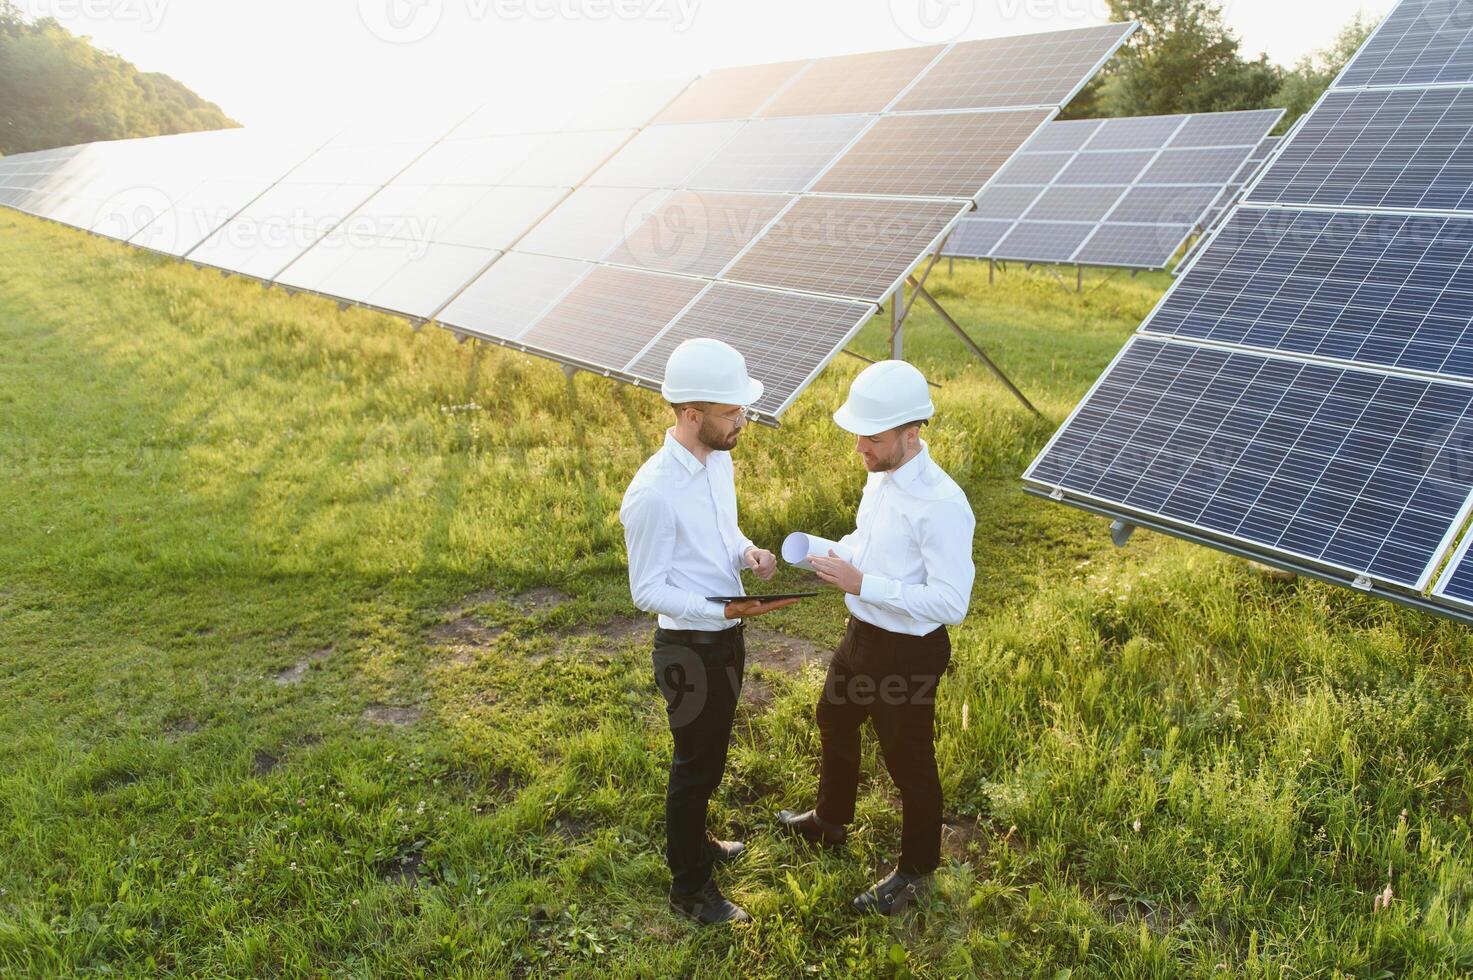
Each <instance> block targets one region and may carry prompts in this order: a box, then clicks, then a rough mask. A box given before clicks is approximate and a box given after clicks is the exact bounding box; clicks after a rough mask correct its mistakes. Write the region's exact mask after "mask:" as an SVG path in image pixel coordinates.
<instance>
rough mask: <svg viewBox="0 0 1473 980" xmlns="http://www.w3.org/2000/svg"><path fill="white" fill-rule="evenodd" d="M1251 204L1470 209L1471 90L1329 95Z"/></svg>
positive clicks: (1472, 201)
mask: <svg viewBox="0 0 1473 980" xmlns="http://www.w3.org/2000/svg"><path fill="white" fill-rule="evenodd" d="M1246 200H1247V202H1248V203H1249V204H1319V205H1328V206H1331V207H1356V208H1367V207H1370V208H1376V207H1389V208H1428V209H1436V210H1464V209H1466V208H1468V207H1469V206H1470V205H1473V91H1470V90H1468V89H1422V90H1405V91H1389V92H1386V91H1381V92H1336V91H1332V92H1330V93H1329V94H1328V95H1327V96H1326V97H1325V99H1324V100H1323V101H1322V102H1321V103H1320V105H1319V106H1318V107H1317V108H1316V109H1315V110H1314V112H1313V113H1311V114H1310V116H1309V117H1308V118H1307V119H1306V120H1305V121H1304V123H1303V124H1302V125H1301V126H1300V128H1299V130H1298V132H1297V133H1296V134H1295V136H1294V139H1293V140H1292V141H1290V143H1289V145H1288V146H1287V147H1285V148H1284V150H1283V151H1282V152H1281V153H1280V154H1279V155H1278V157H1277V159H1275V161H1274V163H1273V165H1272V166H1271V167H1269V169H1268V171H1267V173H1265V174H1264V175H1263V178H1262V179H1261V180H1260V181H1259V182H1258V184H1257V185H1256V186H1255V187H1254V188H1253V190H1251V191H1249V193H1248V197H1247V199H1246Z"/></svg>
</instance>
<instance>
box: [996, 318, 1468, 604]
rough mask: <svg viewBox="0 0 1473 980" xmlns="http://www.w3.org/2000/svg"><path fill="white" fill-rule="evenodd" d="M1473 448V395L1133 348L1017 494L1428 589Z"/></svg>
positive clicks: (1156, 347)
mask: <svg viewBox="0 0 1473 980" xmlns="http://www.w3.org/2000/svg"><path fill="white" fill-rule="evenodd" d="M1470 437H1473V388H1468V387H1466V386H1463V385H1456V384H1450V383H1446V382H1438V381H1434V380H1428V379H1413V378H1408V377H1400V376H1396V375H1392V374H1386V373H1381V372H1375V371H1370V370H1363V369H1356V368H1348V367H1332V366H1328V365H1316V364H1308V363H1304V362H1300V361H1294V360H1290V359H1287V358H1274V357H1267V356H1261V355H1256V354H1249V353H1246V352H1238V351H1227V350H1217V349H1208V348H1200V347H1195V346H1190V345H1185V344H1174V343H1169V342H1163V341H1160V340H1155V339H1149V338H1145V337H1140V338H1136V339H1134V340H1132V341H1131V342H1130V344H1129V345H1128V346H1127V347H1126V349H1125V351H1124V353H1123V354H1122V356H1121V357H1120V358H1119V359H1118V360H1117V361H1116V363H1115V364H1114V365H1112V366H1111V367H1110V369H1109V370H1108V371H1107V372H1106V373H1105V376H1104V377H1103V378H1101V379H1100V381H1099V382H1098V384H1097V386H1096V388H1095V389H1094V390H1093V391H1092V392H1091V394H1090V396H1089V398H1088V399H1087V400H1086V401H1085V403H1084V404H1083V405H1082V406H1081V407H1080V408H1079V409H1078V411H1077V412H1076V414H1075V415H1074V416H1072V417H1071V419H1070V421H1069V423H1068V424H1067V425H1066V426H1065V427H1064V428H1063V429H1061V430H1060V431H1059V433H1058V434H1057V435H1056V436H1055V438H1054V440H1053V441H1052V442H1051V443H1050V444H1049V446H1048V447H1047V448H1046V449H1045V450H1044V451H1043V454H1042V455H1040V456H1039V458H1038V459H1037V460H1036V461H1035V462H1034V463H1033V465H1032V466H1031V467H1030V468H1029V470H1028V472H1027V473H1026V474H1025V477H1024V478H1025V479H1027V480H1031V481H1034V482H1038V483H1043V484H1046V485H1048V486H1052V487H1061V488H1064V489H1066V490H1069V491H1072V492H1075V493H1077V494H1079V495H1081V496H1082V497H1084V498H1086V499H1090V500H1097V501H1101V502H1104V503H1107V504H1113V505H1120V506H1124V507H1126V508H1129V509H1130V510H1131V511H1134V512H1137V513H1140V514H1145V515H1150V516H1156V517H1161V518H1164V519H1166V520H1169V521H1173V522H1177V523H1180V524H1183V525H1187V526H1190V527H1194V528H1200V529H1203V530H1206V531H1209V532H1212V533H1214V534H1216V535H1219V536H1221V537H1223V538H1226V539H1229V540H1233V541H1241V542H1245V543H1248V544H1250V545H1254V546H1257V547H1261V548H1265V549H1268V550H1270V551H1273V552H1281V553H1284V554H1288V555H1292V556H1295V557H1298V558H1301V559H1304V560H1307V561H1309V562H1312V563H1315V564H1318V565H1324V566H1330V567H1333V568H1336V569H1341V570H1344V571H1347V572H1350V573H1353V574H1361V573H1368V574H1370V575H1373V576H1375V577H1377V578H1379V579H1381V580H1383V581H1387V582H1393V583H1396V584H1399V585H1402V586H1405V587H1407V588H1412V589H1420V588H1422V587H1424V586H1425V585H1426V583H1427V580H1428V578H1429V577H1430V575H1431V572H1432V565H1433V563H1434V562H1435V561H1436V560H1437V557H1438V555H1439V554H1440V552H1441V550H1442V548H1443V547H1445V544H1446V538H1447V536H1448V534H1449V532H1450V529H1451V528H1452V526H1453V524H1454V522H1456V521H1457V520H1458V518H1459V515H1460V514H1461V512H1462V509H1463V506H1464V503H1465V502H1466V500H1467V499H1468V495H1469V493H1470V492H1473V471H1470V469H1469V468H1468V467H1467V466H1466V465H1460V461H1459V460H1458V458H1457V450H1456V448H1455V447H1457V446H1458V445H1459V444H1460V443H1461V444H1463V445H1466V444H1467V442H1466V440H1468V439H1469V438H1470Z"/></svg>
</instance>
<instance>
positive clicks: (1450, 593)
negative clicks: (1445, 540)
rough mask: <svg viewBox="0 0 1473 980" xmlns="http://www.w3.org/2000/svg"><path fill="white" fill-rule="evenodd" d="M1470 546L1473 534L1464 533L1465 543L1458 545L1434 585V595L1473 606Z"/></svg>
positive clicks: (1472, 574) (1461, 604)
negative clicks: (1469, 557) (1469, 558)
mask: <svg viewBox="0 0 1473 980" xmlns="http://www.w3.org/2000/svg"><path fill="white" fill-rule="evenodd" d="M1470 546H1473V534H1467V535H1464V536H1463V543H1462V544H1460V545H1458V548H1457V550H1456V551H1455V552H1454V553H1453V557H1452V560H1451V561H1450V562H1448V566H1447V568H1446V569H1444V570H1443V573H1442V575H1441V576H1440V577H1439V578H1438V580H1437V585H1436V586H1434V587H1433V589H1432V594H1433V596H1435V597H1436V598H1439V599H1442V600H1444V601H1446V602H1449V603H1453V604H1456V605H1460V606H1473V561H1469V560H1468V551H1469V547H1470Z"/></svg>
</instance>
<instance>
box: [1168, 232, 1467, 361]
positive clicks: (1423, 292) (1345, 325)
mask: <svg viewBox="0 0 1473 980" xmlns="http://www.w3.org/2000/svg"><path fill="white" fill-rule="evenodd" d="M1470 258H1473V217H1434V216H1430V215H1429V216H1420V217H1417V216H1409V215H1397V214H1382V215H1374V214H1336V213H1334V212H1326V211H1298V210H1293V211H1287V210H1268V211H1261V210H1256V209H1249V208H1243V209H1239V210H1238V211H1237V212H1236V213H1235V214H1234V215H1233V216H1232V217H1231V218H1230V219H1229V220H1228V222H1227V224H1226V225H1224V227H1223V230H1222V231H1221V232H1220V233H1219V235H1218V239H1217V241H1215V242H1214V244H1213V246H1212V247H1211V248H1209V249H1208V250H1207V251H1206V252H1204V253H1203V255H1202V257H1201V258H1200V259H1199V260H1198V261H1197V262H1196V264H1195V265H1194V266H1193V267H1192V268H1191V269H1190V270H1189V271H1188V272H1187V273H1186V274H1185V275H1183V276H1182V277H1181V279H1180V280H1179V283H1178V285H1177V286H1176V288H1174V289H1173V290H1172V291H1171V293H1170V295H1169V296H1167V298H1166V299H1165V301H1164V302H1163V303H1162V304H1161V305H1160V306H1159V307H1158V308H1157V310H1156V312H1155V313H1154V314H1153V315H1152V316H1151V318H1150V319H1148V320H1147V321H1146V323H1145V325H1144V327H1143V329H1145V330H1148V331H1150V332H1152V333H1158V334H1169V335H1172V336H1178V337H1192V338H1198V339H1203V340H1213V341H1220V342H1223V343H1229V344H1234V345H1238V346H1244V347H1253V348H1258V349H1263V350H1280V351H1288V352H1292V353H1298V354H1310V355H1315V356H1319V357H1332V358H1338V359H1343V360H1351V361H1357V362H1361V363H1365V364H1376V365H1382V366H1385V367H1393V368H1403V369H1407V370H1416V371H1428V372H1432V373H1436V374H1442V375H1447V376H1451V377H1459V378H1468V379H1470V380H1473V330H1470V325H1473V261H1470Z"/></svg>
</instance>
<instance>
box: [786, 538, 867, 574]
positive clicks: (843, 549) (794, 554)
mask: <svg viewBox="0 0 1473 980" xmlns="http://www.w3.org/2000/svg"><path fill="white" fill-rule="evenodd" d="M830 549H833V551H834V553H835V554H837V555H838V556H839V557H840V558H842V559H844V560H845V561H852V560H853V559H854V549H853V548H850V547H847V546H845V545H841V544H839V543H838V542H837V541H830V540H829V539H828V538H820V537H819V536H818V535H816V534H804V533H803V532H802V531H794V532H793V533H792V534H790V535H788V536H787V538H785V539H784V540H783V561H785V562H787V563H788V564H789V565H794V566H796V567H798V568H806V569H808V570H809V571H810V572H811V571H813V566H812V565H810V564H808V556H809V555H827V554H828V553H829V550H830Z"/></svg>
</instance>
